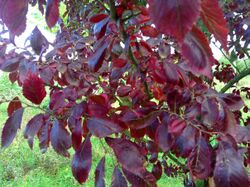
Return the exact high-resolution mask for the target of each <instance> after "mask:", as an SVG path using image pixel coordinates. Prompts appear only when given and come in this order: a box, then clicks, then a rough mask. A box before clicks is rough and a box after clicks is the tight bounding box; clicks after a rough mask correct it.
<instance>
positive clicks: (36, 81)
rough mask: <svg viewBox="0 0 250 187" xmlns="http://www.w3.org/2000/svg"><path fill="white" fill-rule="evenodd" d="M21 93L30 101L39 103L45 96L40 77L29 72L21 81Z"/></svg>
mask: <svg viewBox="0 0 250 187" xmlns="http://www.w3.org/2000/svg"><path fill="white" fill-rule="evenodd" d="M23 95H24V97H26V98H27V99H28V100H30V101H31V102H32V103H34V104H37V105H39V104H40V103H41V102H42V101H43V99H44V97H45V96H46V91H45V87H44V84H43V81H42V79H41V78H39V77H38V76H37V75H36V74H29V75H28V77H27V78H26V79H25V81H24V83H23Z"/></svg>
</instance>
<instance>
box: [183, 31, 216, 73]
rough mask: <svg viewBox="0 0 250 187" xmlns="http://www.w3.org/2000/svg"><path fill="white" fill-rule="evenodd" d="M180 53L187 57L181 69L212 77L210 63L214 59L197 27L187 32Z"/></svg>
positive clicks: (207, 43)
mask: <svg viewBox="0 0 250 187" xmlns="http://www.w3.org/2000/svg"><path fill="white" fill-rule="evenodd" d="M182 54H183V56H184V57H185V58H186V59H187V61H186V64H184V66H183V69H186V70H189V71H191V72H192V73H194V74H197V75H205V76H207V77H208V78H211V77H212V74H211V71H212V68H211V67H212V65H213V64H214V62H215V60H214V58H213V54H212V50H211V48H210V47H209V42H208V40H207V38H206V36H205V35H204V34H203V32H201V31H200V30H199V29H198V28H197V27H195V26H194V27H193V29H192V31H190V33H188V34H187V36H186V38H185V40H184V43H183V45H182Z"/></svg>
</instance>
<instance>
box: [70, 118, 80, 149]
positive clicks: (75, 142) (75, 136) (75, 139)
mask: <svg viewBox="0 0 250 187" xmlns="http://www.w3.org/2000/svg"><path fill="white" fill-rule="evenodd" d="M71 119H74V118H73V117H72V118H71ZM71 121H72V120H71ZM73 121H74V124H72V122H71V126H73V128H72V129H71V131H72V135H71V140H72V146H73V148H74V149H75V150H77V149H79V147H80V146H81V143H82V136H83V129H82V120H81V119H74V120H73ZM68 124H70V123H69V122H68ZM69 126H70V125H69Z"/></svg>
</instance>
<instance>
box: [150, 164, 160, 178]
mask: <svg viewBox="0 0 250 187" xmlns="http://www.w3.org/2000/svg"><path fill="white" fill-rule="evenodd" d="M152 174H153V175H154V176H155V178H156V180H159V179H160V178H161V176H162V166H161V162H160V161H158V162H157V163H156V164H155V165H154V167H153V169H152Z"/></svg>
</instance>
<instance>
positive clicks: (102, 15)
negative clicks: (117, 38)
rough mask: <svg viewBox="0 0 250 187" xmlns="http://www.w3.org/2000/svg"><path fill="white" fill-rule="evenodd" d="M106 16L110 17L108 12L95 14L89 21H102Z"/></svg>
mask: <svg viewBox="0 0 250 187" xmlns="http://www.w3.org/2000/svg"><path fill="white" fill-rule="evenodd" d="M106 17H108V15H107V14H102V13H101V14H95V15H93V16H92V17H91V18H90V19H89V21H90V22H92V23H98V22H100V21H102V20H103V19H105V18H106Z"/></svg>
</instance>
